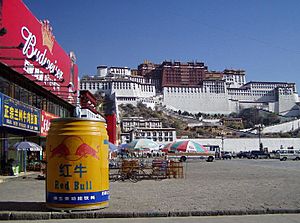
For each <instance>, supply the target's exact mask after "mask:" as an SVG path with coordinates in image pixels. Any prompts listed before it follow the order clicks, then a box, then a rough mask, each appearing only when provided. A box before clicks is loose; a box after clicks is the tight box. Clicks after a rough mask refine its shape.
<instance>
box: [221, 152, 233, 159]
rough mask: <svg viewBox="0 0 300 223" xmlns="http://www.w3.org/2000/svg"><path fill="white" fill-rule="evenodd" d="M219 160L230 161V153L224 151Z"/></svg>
mask: <svg viewBox="0 0 300 223" xmlns="http://www.w3.org/2000/svg"><path fill="white" fill-rule="evenodd" d="M221 158H222V159H223V160H224V159H230V160H231V158H232V154H231V152H228V151H224V152H222V153H221Z"/></svg>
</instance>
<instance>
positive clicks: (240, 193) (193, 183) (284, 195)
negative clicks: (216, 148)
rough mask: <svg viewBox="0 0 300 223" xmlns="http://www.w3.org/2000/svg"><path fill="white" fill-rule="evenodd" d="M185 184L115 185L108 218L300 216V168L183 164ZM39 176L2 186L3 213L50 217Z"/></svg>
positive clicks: (244, 162) (293, 164)
mask: <svg viewBox="0 0 300 223" xmlns="http://www.w3.org/2000/svg"><path fill="white" fill-rule="evenodd" d="M184 174H185V177H184V178H183V179H164V180H160V181H157V180H142V181H139V182H137V183H132V182H130V181H125V182H120V181H117V182H112V183H111V184H110V193H111V197H110V202H109V207H108V208H105V209H102V210H99V211H98V212H100V213H101V212H103V213H122V214H124V213H129V215H132V213H162V215H164V213H188V214H186V215H190V213H196V212H197V211H198V212H200V213H204V214H205V213H206V212H215V213H219V212H220V211H221V212H222V211H224V212H223V213H226V211H228V213H234V212H237V213H238V212H241V213H250V214H251V213H254V214H255V213H256V212H257V211H258V213H263V212H268V211H269V212H270V210H271V212H272V210H273V211H275V212H276V211H277V212H278V211H279V212H281V213H282V212H294V213H297V212H299V210H300V190H299V185H300V177H299V176H300V162H299V161H298V162H297V161H286V162H281V161H279V160H248V159H236V160H224V161H223V160H217V161H215V162H212V163H207V162H203V161H190V162H187V163H184ZM44 202H45V181H44V180H37V179H36V175H29V176H28V177H27V178H25V179H23V178H22V177H19V178H13V179H9V180H8V181H6V182H3V183H1V184H0V210H1V211H2V212H12V211H19V212H47V211H49V210H47V209H46V207H45V203H44Z"/></svg>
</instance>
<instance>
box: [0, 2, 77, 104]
mask: <svg viewBox="0 0 300 223" xmlns="http://www.w3.org/2000/svg"><path fill="white" fill-rule="evenodd" d="M1 2H2V4H1ZM1 2H0V7H1V9H0V10H1V12H0V21H1V23H0V29H1V32H2V33H1V36H0V40H1V44H0V45H1V46H0V47H1V50H0V62H1V63H3V64H5V65H7V66H9V67H10V68H12V69H14V70H15V71H17V72H18V73H20V75H24V76H25V77H26V78H28V79H30V80H32V81H34V82H36V83H37V84H39V85H40V86H42V87H43V88H45V89H47V90H49V91H50V92H52V93H53V94H55V95H57V96H58V97H60V98H62V99H64V100H66V101H69V102H70V103H76V96H77V92H78V68H77V65H76V64H75V61H76V58H75V55H74V53H72V52H71V53H70V54H69V55H68V54H67V53H66V52H65V51H64V50H63V49H62V47H61V46H60V45H59V44H58V43H57V41H56V40H55V36H54V35H53V33H52V27H51V26H50V23H49V21H47V20H43V21H40V20H38V19H37V18H36V17H35V16H34V15H33V14H32V13H31V12H30V11H29V9H28V8H27V7H26V6H25V5H24V3H23V2H22V1H21V0H2V1H1ZM75 91H76V93H75Z"/></svg>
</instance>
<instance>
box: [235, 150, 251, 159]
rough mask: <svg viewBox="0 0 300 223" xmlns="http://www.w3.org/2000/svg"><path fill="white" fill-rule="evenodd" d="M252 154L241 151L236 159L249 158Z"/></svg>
mask: <svg viewBox="0 0 300 223" xmlns="http://www.w3.org/2000/svg"><path fill="white" fill-rule="evenodd" d="M249 154H250V152H246V151H240V152H239V153H237V154H236V157H238V158H240V159H241V158H248V156H249Z"/></svg>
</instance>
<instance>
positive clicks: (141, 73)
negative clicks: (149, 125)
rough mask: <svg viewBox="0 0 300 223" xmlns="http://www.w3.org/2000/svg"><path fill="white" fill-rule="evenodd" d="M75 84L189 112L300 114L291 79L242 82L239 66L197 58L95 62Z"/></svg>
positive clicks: (120, 101) (119, 99) (129, 101)
mask: <svg viewBox="0 0 300 223" xmlns="http://www.w3.org/2000/svg"><path fill="white" fill-rule="evenodd" d="M80 89H81V90H89V91H90V92H91V93H93V94H95V93H96V92H97V93H100V94H103V95H104V94H105V95H108V96H110V98H111V99H113V100H114V101H115V103H116V105H119V104H133V105H136V104H137V103H138V102H142V103H145V104H146V105H147V106H149V107H152V108H154V106H155V105H162V106H166V108H170V109H173V110H181V111H187V112H190V113H199V112H201V113H207V114H230V113H232V112H236V113H238V112H239V111H240V110H241V109H244V108H249V107H257V108H260V109H264V110H268V111H271V112H274V113H276V114H279V115H284V116H298V115H300V108H299V105H300V104H299V96H298V93H297V90H296V85H295V83H287V82H253V81H251V82H248V83H247V82H246V74H245V71H244V70H228V69H226V70H224V71H218V72H217V71H209V70H208V69H207V66H205V65H204V63H202V62H187V63H182V62H178V61H164V62H162V63H161V64H154V63H151V62H149V61H145V62H144V63H142V64H140V65H139V66H138V68H137V69H130V68H128V67H107V66H98V67H97V75H95V76H84V77H83V78H82V79H81V80H80Z"/></svg>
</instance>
